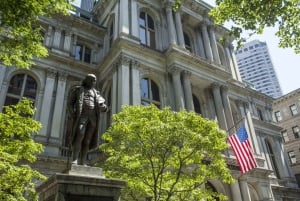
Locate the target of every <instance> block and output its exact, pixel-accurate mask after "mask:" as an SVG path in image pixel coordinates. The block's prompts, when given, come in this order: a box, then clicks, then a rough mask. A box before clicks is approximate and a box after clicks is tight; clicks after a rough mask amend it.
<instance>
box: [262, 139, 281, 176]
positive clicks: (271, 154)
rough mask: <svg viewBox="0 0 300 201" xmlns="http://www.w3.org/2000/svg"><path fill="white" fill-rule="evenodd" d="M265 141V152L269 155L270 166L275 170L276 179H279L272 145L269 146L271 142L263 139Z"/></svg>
mask: <svg viewBox="0 0 300 201" xmlns="http://www.w3.org/2000/svg"><path fill="white" fill-rule="evenodd" d="M265 143H266V147H267V153H268V154H269V157H270V161H271V165H272V168H273V170H274V172H275V175H276V177H277V178H278V179H280V175H279V171H278V167H277V164H276V159H275V155H274V152H273V149H272V146H271V144H270V142H269V141H268V140H265Z"/></svg>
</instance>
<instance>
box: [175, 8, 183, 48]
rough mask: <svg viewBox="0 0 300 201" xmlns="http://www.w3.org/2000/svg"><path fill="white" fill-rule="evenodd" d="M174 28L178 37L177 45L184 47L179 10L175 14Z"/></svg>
mask: <svg viewBox="0 0 300 201" xmlns="http://www.w3.org/2000/svg"><path fill="white" fill-rule="evenodd" d="M175 22H176V23H175V25H176V26H175V27H176V33H177V37H178V44H179V46H180V47H183V48H184V47H185V43H184V37H183V31H182V24H181V16H180V9H178V10H177V11H176V13H175Z"/></svg>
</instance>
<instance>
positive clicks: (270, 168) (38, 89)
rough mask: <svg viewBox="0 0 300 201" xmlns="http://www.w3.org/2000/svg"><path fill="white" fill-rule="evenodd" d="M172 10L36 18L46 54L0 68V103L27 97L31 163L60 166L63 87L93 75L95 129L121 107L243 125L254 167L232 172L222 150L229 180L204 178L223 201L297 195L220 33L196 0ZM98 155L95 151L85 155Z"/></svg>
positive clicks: (260, 101)
mask: <svg viewBox="0 0 300 201" xmlns="http://www.w3.org/2000/svg"><path fill="white" fill-rule="evenodd" d="M172 6H173V1H171V0H122V1H116V0H101V1H97V3H95V5H94V7H93V8H92V9H90V8H89V9H86V10H84V9H81V8H76V10H74V11H73V14H72V15H70V16H54V17H53V18H51V19H50V18H41V19H40V22H41V24H42V26H43V34H44V45H45V46H46V47H47V48H48V50H49V56H48V57H47V58H43V59H38V60H36V61H35V65H34V66H33V67H32V68H31V69H30V70H29V71H26V70H22V69H18V68H13V67H9V68H7V67H5V66H3V65H0V86H1V88H0V106H3V105H7V104H12V103H15V102H17V101H18V100H19V99H20V98H21V97H27V98H30V99H32V100H33V101H34V103H35V106H36V108H37V113H36V115H35V118H36V119H37V120H39V121H40V122H41V123H42V124H43V128H42V130H41V131H40V133H39V135H37V136H36V137H35V139H36V140H37V141H38V142H41V143H42V144H43V145H44V147H45V151H44V153H43V154H41V155H40V156H39V160H38V162H37V163H36V164H35V166H34V167H35V168H37V169H39V170H40V171H41V172H42V173H44V174H46V175H48V176H50V175H51V174H53V173H55V172H60V171H63V170H64V169H65V168H66V166H67V161H68V145H69V138H68V132H69V127H70V126H69V125H70V122H69V117H68V114H67V111H66V108H67V107H66V100H67V97H68V92H69V90H70V88H71V87H72V86H74V85H76V84H80V81H81V80H83V78H84V77H85V75H86V74H87V73H94V74H96V76H97V78H98V89H99V90H100V91H101V92H102V95H103V96H104V97H105V98H106V100H107V103H108V104H109V107H110V113H106V114H103V115H102V117H101V128H100V130H99V132H100V133H103V132H104V131H105V130H106V129H107V127H108V126H109V124H110V119H111V115H112V114H114V113H117V112H119V111H120V110H121V106H122V105H125V104H127V105H134V104H142V105H147V104H150V103H153V104H155V105H157V106H158V107H161V108H162V107H165V106H170V107H171V108H172V109H173V110H175V111H179V110H181V109H187V110H194V111H195V112H197V113H199V114H201V115H202V116H204V117H206V118H209V119H211V120H217V121H218V122H219V126H220V128H222V129H223V130H225V131H226V132H228V134H232V133H234V132H235V131H236V129H237V128H239V126H241V123H242V122H245V125H246V128H247V130H248V134H249V138H250V140H251V144H252V146H253V149H254V155H255V158H256V160H257V163H258V167H257V168H256V169H254V170H253V171H251V172H249V173H247V174H245V175H240V172H239V170H238V166H237V162H236V160H235V157H234V156H233V154H232V152H230V151H228V152H227V153H226V154H225V155H224V157H225V159H226V160H227V162H228V165H229V167H230V169H231V171H232V174H233V176H234V177H235V178H236V180H237V182H236V183H234V184H231V185H225V184H222V183H221V182H220V181H216V180H211V181H210V184H211V186H212V187H213V188H214V190H215V191H218V192H222V193H223V194H225V195H227V196H228V197H229V200H232V201H240V200H245V201H250V200H251V201H258V200H276V201H277V200H278V201H283V200H299V198H300V192H299V189H298V188H297V185H296V182H295V177H294V176H293V174H292V172H291V169H290V166H289V163H288V159H287V158H286V157H285V155H284V150H283V146H282V140H281V134H280V129H281V128H280V127H278V126H277V125H276V124H274V122H273V121H272V109H271V104H272V99H271V98H270V97H268V96H266V95H264V94H261V93H258V92H257V91H255V90H253V89H251V88H248V87H247V85H246V84H244V83H243V82H242V80H241V77H240V74H239V71H238V68H237V65H236V62H235V59H234V56H233V46H232V44H231V43H232V38H230V36H229V35H228V33H227V30H226V29H225V28H223V27H221V26H217V25H215V24H214V23H213V20H212V19H211V18H209V17H208V12H209V10H210V9H211V7H210V6H209V5H208V4H206V3H204V2H202V1H199V0H186V1H184V3H183V5H182V6H181V7H180V8H179V9H178V10H177V11H176V12H175V11H174V10H173V9H172ZM221 38H222V39H225V43H220V42H219V41H220V40H219V39H221ZM241 120H243V121H241ZM99 157H101V154H99V153H98V152H97V151H94V152H91V153H90V156H89V160H90V161H91V163H92V162H93V161H95V160H98V159H99Z"/></svg>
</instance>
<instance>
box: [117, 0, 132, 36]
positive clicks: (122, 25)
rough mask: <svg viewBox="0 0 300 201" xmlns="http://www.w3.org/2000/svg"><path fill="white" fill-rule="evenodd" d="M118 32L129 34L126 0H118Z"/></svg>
mask: <svg viewBox="0 0 300 201" xmlns="http://www.w3.org/2000/svg"><path fill="white" fill-rule="evenodd" d="M119 5H120V8H119V15H120V17H119V33H124V34H129V29H130V28H129V12H128V10H129V4H128V0H122V1H120V4H119Z"/></svg>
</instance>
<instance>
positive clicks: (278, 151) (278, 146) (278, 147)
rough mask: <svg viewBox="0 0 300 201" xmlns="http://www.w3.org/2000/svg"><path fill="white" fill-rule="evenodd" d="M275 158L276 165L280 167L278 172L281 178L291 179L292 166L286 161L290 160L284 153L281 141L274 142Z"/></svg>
mask: <svg viewBox="0 0 300 201" xmlns="http://www.w3.org/2000/svg"><path fill="white" fill-rule="evenodd" d="M274 141H275V143H274V148H273V151H274V156H275V158H276V163H277V164H275V165H277V167H278V171H279V174H280V177H282V179H283V178H289V177H291V169H290V164H289V161H287V160H286V159H288V156H287V154H286V153H285V152H284V151H283V150H284V148H283V144H282V143H280V142H279V140H274Z"/></svg>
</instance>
